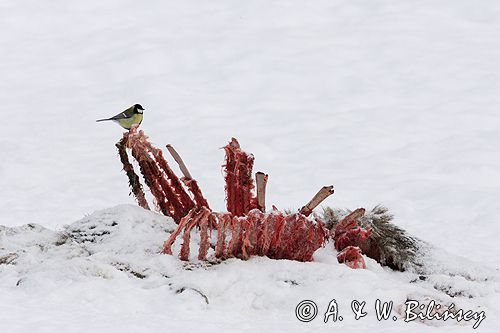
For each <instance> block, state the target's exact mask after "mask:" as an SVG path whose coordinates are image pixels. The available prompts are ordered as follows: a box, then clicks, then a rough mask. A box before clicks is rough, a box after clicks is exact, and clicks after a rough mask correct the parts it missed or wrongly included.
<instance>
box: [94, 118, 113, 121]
mask: <svg viewBox="0 0 500 333" xmlns="http://www.w3.org/2000/svg"><path fill="white" fill-rule="evenodd" d="M106 120H111V118H107V119H97V120H96V122H100V121H106Z"/></svg>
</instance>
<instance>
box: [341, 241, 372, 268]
mask: <svg viewBox="0 0 500 333" xmlns="http://www.w3.org/2000/svg"><path fill="white" fill-rule="evenodd" d="M337 260H338V262H339V263H344V264H346V265H347V266H349V267H351V268H353V269H357V268H366V263H365V259H363V256H362V255H361V249H360V248H359V247H357V246H348V247H346V248H345V249H343V250H342V251H341V252H340V253H339V254H337Z"/></svg>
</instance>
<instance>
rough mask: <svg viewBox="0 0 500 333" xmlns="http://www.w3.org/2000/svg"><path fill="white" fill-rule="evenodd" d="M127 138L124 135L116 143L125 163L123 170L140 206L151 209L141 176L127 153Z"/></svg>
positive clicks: (121, 158) (121, 159)
mask: <svg viewBox="0 0 500 333" xmlns="http://www.w3.org/2000/svg"><path fill="white" fill-rule="evenodd" d="M126 142H127V138H126V137H125V136H124V137H123V138H122V139H121V140H120V141H118V143H117V144H116V145H115V146H116V148H118V155H119V156H120V161H121V162H122V164H123V171H125V173H126V174H127V177H128V183H129V186H130V188H131V190H132V193H133V194H134V196H135V198H136V200H137V203H138V204H139V206H140V207H142V208H144V209H147V210H150V208H149V205H148V202H147V200H146V196H145V195H144V191H143V190H142V185H141V181H140V180H139V176H138V175H137V174H136V173H135V171H134V167H133V166H132V164H130V162H129V159H128V155H127V149H126V148H127V147H126Z"/></svg>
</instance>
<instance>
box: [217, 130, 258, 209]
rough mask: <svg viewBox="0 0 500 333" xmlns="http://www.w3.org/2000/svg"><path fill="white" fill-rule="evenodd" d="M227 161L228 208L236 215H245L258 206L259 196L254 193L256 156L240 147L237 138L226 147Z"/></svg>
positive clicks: (225, 167)
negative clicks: (253, 175) (253, 174)
mask: <svg viewBox="0 0 500 333" xmlns="http://www.w3.org/2000/svg"><path fill="white" fill-rule="evenodd" d="M224 150H225V152H226V163H225V165H224V172H225V181H226V195H227V210H228V211H229V212H230V213H232V214H234V215H236V216H244V215H245V214H247V213H248V212H249V211H250V210H252V209H254V208H258V203H257V198H256V197H255V195H254V193H253V189H254V187H255V186H254V183H253V179H252V169H253V162H254V157H253V155H252V154H247V153H246V152H244V151H243V150H241V149H240V144H239V143H238V140H236V139H235V138H232V139H231V142H229V143H228V144H227V145H226V146H225V147H224Z"/></svg>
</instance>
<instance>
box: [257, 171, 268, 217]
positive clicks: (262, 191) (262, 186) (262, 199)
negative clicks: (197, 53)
mask: <svg viewBox="0 0 500 333" xmlns="http://www.w3.org/2000/svg"><path fill="white" fill-rule="evenodd" d="M268 178H269V176H268V175H266V174H265V173H263V172H260V171H259V172H257V173H256V174H255V183H256V184H257V206H258V207H259V209H260V211H262V212H264V213H265V212H266V185H267V179H268Z"/></svg>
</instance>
